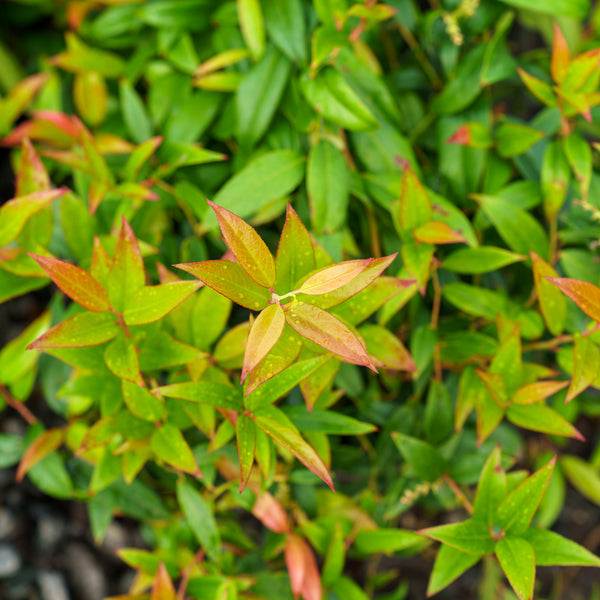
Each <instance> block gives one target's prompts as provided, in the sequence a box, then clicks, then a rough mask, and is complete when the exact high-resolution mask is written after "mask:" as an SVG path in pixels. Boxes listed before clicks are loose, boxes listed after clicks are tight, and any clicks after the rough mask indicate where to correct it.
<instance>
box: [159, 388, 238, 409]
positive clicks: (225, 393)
mask: <svg viewBox="0 0 600 600" xmlns="http://www.w3.org/2000/svg"><path fill="white" fill-rule="evenodd" d="M156 391H157V392H158V393H159V394H160V395H161V396H166V397H168V398H181V399H182V400H189V401H190V402H201V403H203V404H210V405H211V406H216V407H219V408H227V409H230V410H236V411H241V410H243V405H242V397H241V394H240V392H239V391H238V390H236V389H235V388H234V387H231V386H230V385H225V384H223V383H217V382H212V381H196V382H195V381H184V382H182V383H172V384H170V385H165V386H163V387H159V388H157V389H156Z"/></svg>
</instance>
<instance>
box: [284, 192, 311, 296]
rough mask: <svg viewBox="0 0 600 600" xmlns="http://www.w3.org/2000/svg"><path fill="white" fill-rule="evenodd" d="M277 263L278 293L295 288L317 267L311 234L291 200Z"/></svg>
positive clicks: (288, 205)
mask: <svg viewBox="0 0 600 600" xmlns="http://www.w3.org/2000/svg"><path fill="white" fill-rule="evenodd" d="M275 265H276V268H277V281H276V282H275V286H274V287H275V292H277V293H278V294H285V293H287V292H289V291H291V290H292V289H294V286H295V284H296V283H297V282H298V281H299V280H300V279H301V278H302V277H304V276H305V275H306V274H307V273H310V272H311V271H312V270H313V269H314V268H315V254H314V250H313V246H312V243H311V240H310V234H309V233H308V230H307V229H306V227H305V226H304V223H302V221H301V220H300V218H299V217H298V215H297V214H296V211H295V210H294V209H293V208H292V205H291V204H290V203H289V202H288V204H287V209H286V214H285V223H284V225H283V230H282V232H281V237H280V238H279V246H278V247H277V256H276V258H275Z"/></svg>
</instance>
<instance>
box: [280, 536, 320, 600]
mask: <svg viewBox="0 0 600 600" xmlns="http://www.w3.org/2000/svg"><path fill="white" fill-rule="evenodd" d="M285 564H286V566H287V570H288V574H289V577H290V586H291V588H292V593H293V594H294V597H295V598H297V597H298V596H300V595H301V596H302V597H303V598H304V600H321V598H322V594H323V591H322V589H321V576H320V574H319V569H318V567H317V562H316V560H315V555H314V554H313V552H312V550H311V549H310V547H309V545H308V544H307V543H306V541H305V540H304V539H303V538H301V537H300V536H298V535H296V534H290V535H288V537H287V542H286V545H285Z"/></svg>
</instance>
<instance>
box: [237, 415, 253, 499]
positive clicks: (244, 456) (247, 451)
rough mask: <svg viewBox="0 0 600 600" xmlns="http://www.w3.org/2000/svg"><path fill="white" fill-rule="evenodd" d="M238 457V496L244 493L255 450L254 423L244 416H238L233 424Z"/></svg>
mask: <svg viewBox="0 0 600 600" xmlns="http://www.w3.org/2000/svg"><path fill="white" fill-rule="evenodd" d="M235 435H236V438H237V447H238V456H239V460H240V488H239V489H240V494H241V493H242V492H243V491H244V488H245V487H246V484H247V483H248V479H249V477H250V473H251V472H252V467H253V466H254V452H255V450H256V425H255V424H254V421H253V420H252V419H251V418H250V417H247V416H246V415H244V414H241V415H238V419H237V421H236V423H235Z"/></svg>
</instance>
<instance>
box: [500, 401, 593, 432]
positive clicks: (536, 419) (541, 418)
mask: <svg viewBox="0 0 600 600" xmlns="http://www.w3.org/2000/svg"><path fill="white" fill-rule="evenodd" d="M506 417H507V419H508V420H509V421H510V422H511V423H514V424H515V425H518V426H519V427H523V429H529V430H531V431H540V432H542V433H547V434H550V435H562V436H565V437H572V438H575V439H577V440H580V441H583V440H584V439H585V438H584V437H583V436H582V435H581V433H579V431H578V430H577V429H576V428H575V427H574V426H573V425H572V424H571V423H570V422H569V421H567V419H565V418H564V417H563V416H562V415H561V414H560V413H559V412H557V411H556V410H554V409H553V408H550V407H549V406H546V405H545V404H529V405H523V404H513V405H512V406H509V408H508V410H507V411H506Z"/></svg>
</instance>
